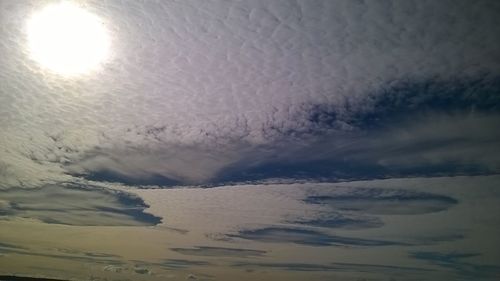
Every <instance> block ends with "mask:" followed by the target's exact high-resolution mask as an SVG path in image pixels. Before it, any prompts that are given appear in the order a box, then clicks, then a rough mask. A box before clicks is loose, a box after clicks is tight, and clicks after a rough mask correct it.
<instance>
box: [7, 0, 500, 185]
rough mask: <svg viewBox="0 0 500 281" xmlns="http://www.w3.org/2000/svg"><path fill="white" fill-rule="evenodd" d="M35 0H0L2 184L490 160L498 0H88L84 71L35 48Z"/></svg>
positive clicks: (254, 175)
mask: <svg viewBox="0 0 500 281" xmlns="http://www.w3.org/2000/svg"><path fill="white" fill-rule="evenodd" d="M45 2H46V1H2V2H1V3H0V26H1V27H0V37H1V38H2V43H1V44H0V53H1V54H2V57H1V59H2V61H1V66H0V117H1V118H0V130H1V131H2V135H1V138H0V145H1V147H2V149H1V150H0V186H1V187H3V188H8V187H12V186H26V187H36V186H40V185H43V184H44V183H51V182H59V181H71V180H74V178H75V177H84V178H87V179H92V180H99V181H116V182H122V183H126V184H132V185H136V184H139V185H140V184H145V185H148V184H153V185H182V184H208V183H221V182H227V181H236V182H237V181H247V180H262V179H266V178H276V177H278V178H290V177H291V178H308V179H310V178H330V179H331V178H373V177H384V176H387V175H390V176H399V175H421V174H432V175H442V174H464V173H465V174H467V173H476V174H481V173H486V174H487V173H498V172H499V171H500V162H499V161H498V159H499V157H498V149H497V148H498V147H499V143H500V137H499V135H498V133H496V131H497V130H494V128H495V124H497V123H498V121H499V120H500V118H499V115H500V112H499V111H500V108H499V100H498V92H499V89H500V86H499V81H500V80H499V79H500V51H499V49H498V43H499V39H498V31H499V26H500V19H499V17H498V14H499V13H500V3H498V1H487V0H481V1H475V2H474V3H472V2H471V1H465V0H464V1H409V0H408V1H271V2H269V1H257V0H255V1H244V2H237V1H234V2H226V1H203V2H199V1H165V2H153V1H146V2H136V1H127V2H118V1H109V2H102V1H88V2H86V3H85V5H86V7H87V8H88V9H89V10H91V11H92V12H94V13H96V14H97V15H98V16H99V17H101V18H102V19H103V22H104V24H105V25H106V26H107V27H108V29H109V31H110V34H111V36H112V42H111V43H112V54H111V57H110V59H109V62H108V63H107V64H105V65H103V67H102V68H101V69H100V70H99V71H98V73H96V74H95V75H89V76H86V77H83V78H82V79H62V78H60V77H57V76H55V75H52V74H50V73H44V72H43V71H42V70H41V69H40V68H39V67H38V66H37V65H36V63H35V62H33V61H31V59H29V56H28V54H27V47H26V40H25V35H26V30H25V23H24V20H25V19H26V18H27V17H28V16H29V15H30V13H32V12H33V11H35V10H37V9H39V8H40V7H42V6H43V5H44V3H45ZM434 120H438V122H434ZM429 126H430V127H429ZM459 128H460V129H459ZM463 128H465V129H463ZM462 130H466V131H467V130H469V131H470V132H469V133H468V134H467V136H462V135H461V134H459V133H458V132H462ZM457 150H461V151H462V152H461V153H457V152H456V151H457ZM385 151H390V152H393V153H391V154H387V153H383V152H385ZM353 152H354V153H353ZM356 152H357V153H356ZM291 163H292V164H293V163H296V165H295V166H293V165H291ZM319 164H326V165H323V166H326V167H328V169H327V170H319V172H311V171H308V169H307V167H308V166H309V167H312V166H315V165H316V166H319ZM342 167H350V168H342ZM284 171H286V172H284ZM352 171H356V172H352Z"/></svg>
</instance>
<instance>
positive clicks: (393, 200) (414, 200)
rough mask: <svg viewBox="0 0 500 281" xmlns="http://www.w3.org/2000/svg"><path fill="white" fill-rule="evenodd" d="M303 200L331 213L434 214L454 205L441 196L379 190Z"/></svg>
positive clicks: (452, 201) (371, 189)
mask: <svg viewBox="0 0 500 281" xmlns="http://www.w3.org/2000/svg"><path fill="white" fill-rule="evenodd" d="M335 193H336V194H335ZM304 201H305V202H306V203H309V204H322V205H327V206H329V207H331V208H332V209H334V210H342V211H359V212H362V213H363V214H382V215H418V214H426V213H434V212H439V211H444V210H447V209H448V208H450V207H452V206H453V205H455V204H457V203H458V201H457V200H455V199H453V198H451V197H449V196H445V195H439V194H432V193H424V192H416V191H408V190H398V189H379V188H350V189H343V190H342V189H340V190H337V192H333V194H330V195H319V196H309V197H307V198H306V199H305V200H304Z"/></svg>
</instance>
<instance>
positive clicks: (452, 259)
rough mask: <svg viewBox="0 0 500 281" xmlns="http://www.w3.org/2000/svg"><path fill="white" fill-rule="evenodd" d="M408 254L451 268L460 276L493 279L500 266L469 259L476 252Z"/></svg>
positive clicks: (496, 275) (472, 257) (499, 272)
mask: <svg viewBox="0 0 500 281" xmlns="http://www.w3.org/2000/svg"><path fill="white" fill-rule="evenodd" d="M410 256H411V257H413V258H415V259H418V260H423V261H426V262H428V263H430V264H433V265H437V266H440V267H442V268H445V269H448V270H453V271H455V273H456V274H457V275H458V276H460V277H461V278H474V279H478V278H480V279H481V280H482V279H484V280H493V279H495V278H496V277H498V276H499V275H500V266H497V265H490V264H481V263H478V262H475V261H469V260H470V259H474V258H475V257H478V256H480V254H478V253H460V252H449V253H442V252H425V251H419V252H412V253H410Z"/></svg>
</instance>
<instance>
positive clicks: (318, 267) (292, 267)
mask: <svg viewBox="0 0 500 281" xmlns="http://www.w3.org/2000/svg"><path fill="white" fill-rule="evenodd" d="M233 266H235V267H248V268H261V269H266V268H275V269H280V270H287V271H304V272H312V271H320V272H321V271H335V272H365V273H367V272H370V273H384V274H389V275H390V274H401V273H419V272H431V271H433V270H432V269H427V268H420V267H405V266H392V265H379V264H359V263H358V264H357V263H331V264H311V263H235V264H233Z"/></svg>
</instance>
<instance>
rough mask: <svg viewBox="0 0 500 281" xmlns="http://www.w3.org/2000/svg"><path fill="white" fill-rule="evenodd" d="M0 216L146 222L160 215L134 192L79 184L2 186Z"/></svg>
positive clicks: (56, 220) (85, 222)
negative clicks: (29, 187) (152, 211)
mask: <svg viewBox="0 0 500 281" xmlns="http://www.w3.org/2000/svg"><path fill="white" fill-rule="evenodd" d="M0 198H1V199H0V219H15V218H27V219H35V220H39V221H42V222H44V223H53V224H65V225H80V226H91V225H107V226H110V225H114V226H145V225H155V224H158V223H160V222H161V218H159V217H156V216H154V215H151V214H148V213H144V212H143V211H144V209H145V208H147V205H145V204H144V202H143V201H142V200H141V199H140V198H138V197H135V196H133V195H131V194H127V193H124V192H117V191H108V190H104V189H102V188H98V187H92V186H79V185H67V186H60V185H47V186H43V187H41V188H37V189H18V188H11V189H6V190H0Z"/></svg>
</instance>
